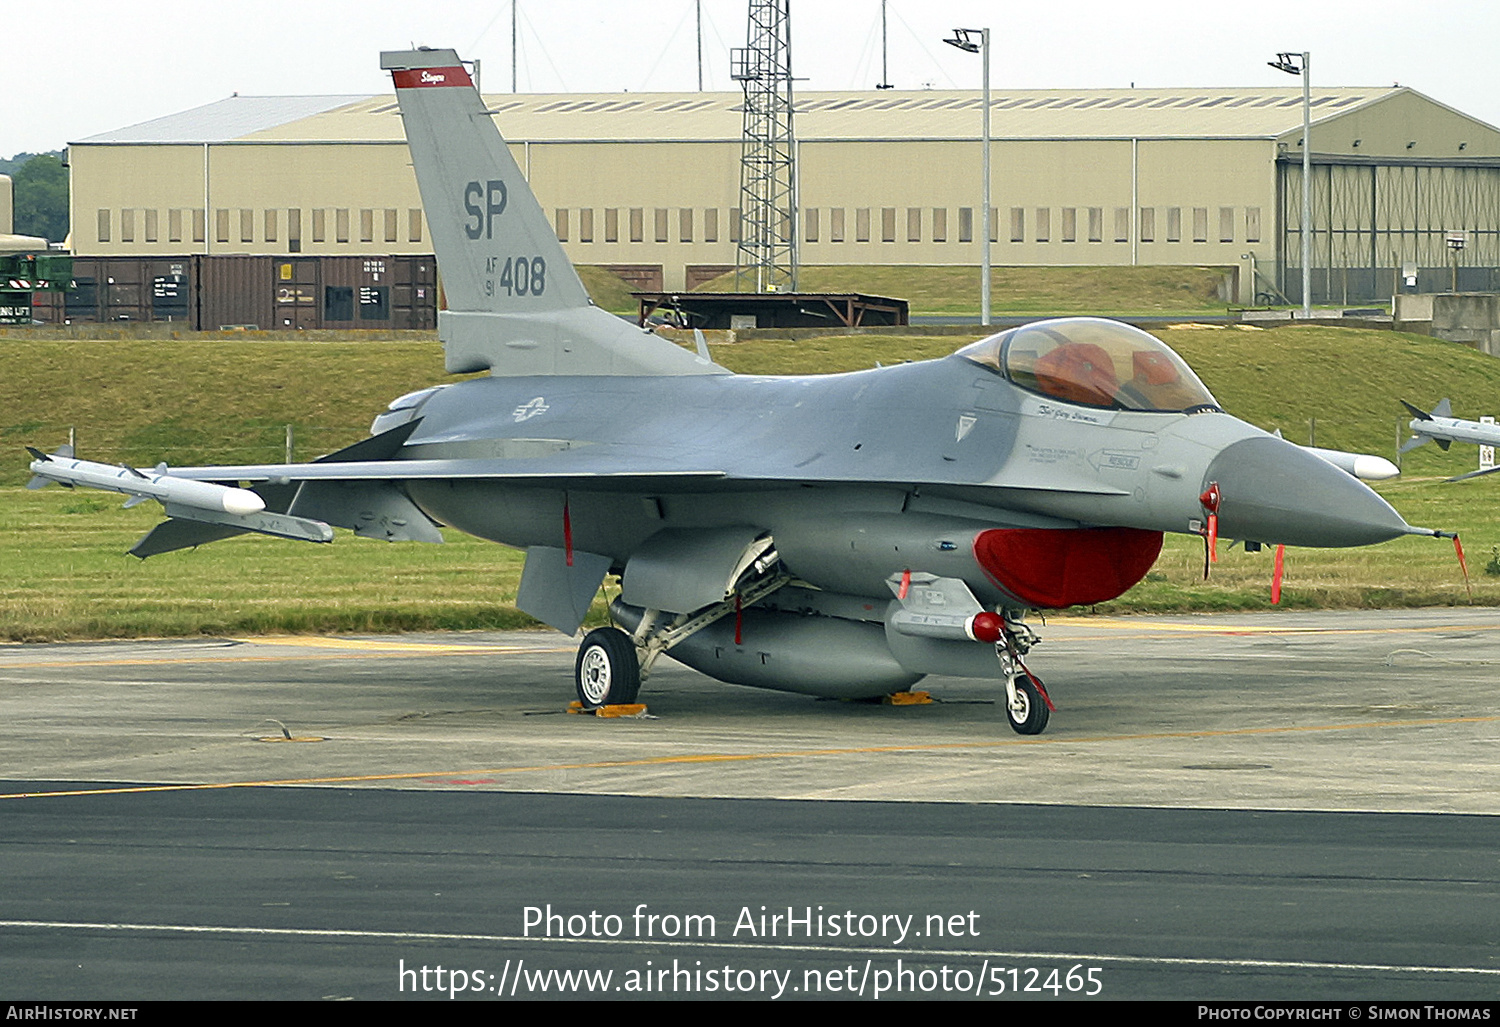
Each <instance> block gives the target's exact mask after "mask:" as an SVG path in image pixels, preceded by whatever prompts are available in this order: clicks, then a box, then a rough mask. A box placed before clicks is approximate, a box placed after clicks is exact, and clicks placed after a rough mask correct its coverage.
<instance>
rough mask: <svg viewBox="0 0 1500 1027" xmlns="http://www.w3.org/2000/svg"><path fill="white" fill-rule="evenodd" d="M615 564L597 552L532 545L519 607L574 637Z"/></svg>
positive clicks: (518, 594) (523, 574)
mask: <svg viewBox="0 0 1500 1027" xmlns="http://www.w3.org/2000/svg"><path fill="white" fill-rule="evenodd" d="M611 562H612V561H611V560H610V558H609V557H607V556H600V555H599V554H597V553H585V552H582V551H580V550H577V549H575V550H573V553H572V555H571V557H570V556H569V554H568V552H567V551H566V550H563V549H554V548H553V547H551V546H532V547H531V548H529V549H527V550H526V567H525V569H523V570H522V571H521V587H520V589H519V590H517V592H516V607H517V608H518V609H520V610H521V611H522V612H523V613H529V614H531V616H533V617H535V618H536V619H537V620H539V621H541V622H542V623H543V624H546V625H549V626H550V627H554V628H556V629H557V630H558V631H561V632H562V633H563V634H565V635H571V634H573V633H574V632H575V631H577V630H578V625H580V624H582V623H583V618H584V617H586V616H588V612H589V605H590V604H591V603H593V601H594V596H595V595H597V594H598V592H599V586H600V585H601V584H602V583H603V582H604V575H606V574H608V573H609V565H610V563H611Z"/></svg>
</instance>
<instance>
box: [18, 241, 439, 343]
mask: <svg viewBox="0 0 1500 1027" xmlns="http://www.w3.org/2000/svg"><path fill="white" fill-rule="evenodd" d="M73 281H74V287H73V288H72V289H70V290H69V291H68V292H67V293H66V294H63V295H60V296H58V295H55V294H54V296H53V297H51V298H50V300H49V302H47V303H45V304H40V305H38V306H37V307H36V313H35V314H34V316H35V317H36V318H37V319H38V320H42V321H47V322H51V323H60V322H61V323H76V322H91V321H115V322H121V321H170V322H182V323H183V324H184V326H186V327H191V328H193V329H197V330H201V331H217V330H219V329H223V328H254V329H260V330H265V331H272V330H279V331H299V330H308V329H315V328H332V329H365V330H408V329H433V328H436V327H437V305H438V296H437V293H438V287H437V262H436V260H435V258H433V257H431V256H395V257H343V256H339V257H301V256H293V257H269V256H203V255H196V256H188V257H176V258H153V259H140V258H134V257H80V258H78V259H77V260H76V261H75V262H74V269H73Z"/></svg>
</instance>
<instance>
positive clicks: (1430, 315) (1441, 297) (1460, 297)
mask: <svg viewBox="0 0 1500 1027" xmlns="http://www.w3.org/2000/svg"><path fill="white" fill-rule="evenodd" d="M1394 321H1395V327H1396V329H1397V331H1403V332H1420V333H1421V334H1424V335H1431V336H1433V337H1434V338H1438V339H1446V340H1447V341H1449V342H1461V343H1464V344H1465V345H1467V346H1472V347H1473V348H1474V349H1477V350H1479V352H1481V353H1488V354H1489V355H1490V356H1492V357H1500V293H1492V292H1483V293H1479V292H1447V293H1426V294H1417V295H1398V296H1397V297H1396V306H1395V317H1394Z"/></svg>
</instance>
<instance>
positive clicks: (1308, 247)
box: [1269, 50, 1312, 319]
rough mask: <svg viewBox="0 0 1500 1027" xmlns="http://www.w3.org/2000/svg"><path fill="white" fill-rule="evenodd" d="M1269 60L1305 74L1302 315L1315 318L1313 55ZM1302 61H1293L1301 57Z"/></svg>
mask: <svg viewBox="0 0 1500 1027" xmlns="http://www.w3.org/2000/svg"><path fill="white" fill-rule="evenodd" d="M1276 56H1277V58H1278V59H1277V60H1274V61H1270V62H1269V63H1270V65H1271V67H1273V68H1275V69H1276V70H1277V71H1284V72H1286V73H1287V74H1288V75H1301V76H1302V224H1301V226H1300V230H1299V232H1298V234H1299V235H1300V236H1301V237H1302V316H1303V318H1304V319H1306V318H1310V317H1312V230H1311V222H1312V74H1311V71H1310V66H1311V63H1312V55H1311V54H1310V53H1309V52H1308V51H1306V50H1304V51H1302V53H1301V54H1300V55H1299V54H1293V53H1282V54H1277V55H1276ZM1299 56H1300V57H1301V63H1300V64H1295V63H1293V61H1294V60H1296V59H1297V58H1298V57H1299Z"/></svg>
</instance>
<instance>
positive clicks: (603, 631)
mask: <svg viewBox="0 0 1500 1027" xmlns="http://www.w3.org/2000/svg"><path fill="white" fill-rule="evenodd" d="M573 681H574V684H576V685H577V686H578V701H579V702H580V703H582V704H583V708H584V709H586V710H597V709H598V708H599V707H601V706H618V705H620V704H623V703H633V702H635V697H636V694H637V693H639V692H640V690H641V664H640V660H639V659H638V658H637V656H636V652H635V643H634V642H632V641H631V640H630V636H629V635H627V634H625V632H623V631H621V630H620V629H619V628H595V629H594V630H593V631H590V632H589V633H588V634H587V635H585V636H583V644H582V645H580V646H579V647H578V659H577V660H575V661H574V663H573Z"/></svg>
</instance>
